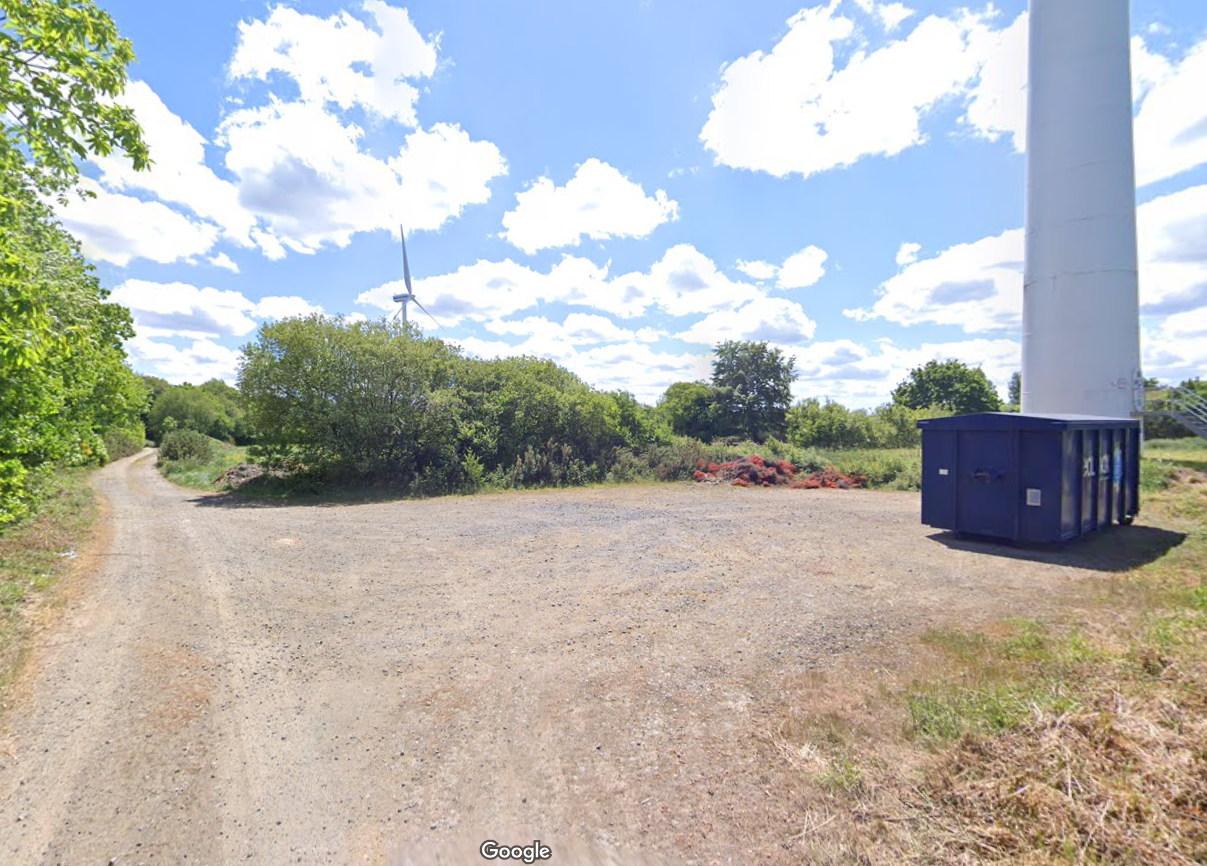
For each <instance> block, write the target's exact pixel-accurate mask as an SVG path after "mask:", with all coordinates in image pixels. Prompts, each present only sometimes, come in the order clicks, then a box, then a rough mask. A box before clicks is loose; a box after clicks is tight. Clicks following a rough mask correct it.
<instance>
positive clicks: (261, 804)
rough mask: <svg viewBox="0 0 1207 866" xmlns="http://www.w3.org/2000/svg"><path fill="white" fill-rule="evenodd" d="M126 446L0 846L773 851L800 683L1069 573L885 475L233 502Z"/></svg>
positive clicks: (73, 857) (324, 853) (151, 853)
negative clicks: (776, 731)
mask: <svg viewBox="0 0 1207 866" xmlns="http://www.w3.org/2000/svg"><path fill="white" fill-rule="evenodd" d="M152 460H153V458H152V457H151V456H150V455H149V454H144V455H141V456H137V457H133V458H129V459H127V460H123V461H119V462H117V463H115V464H113V465H111V466H110V467H108V468H106V469H105V470H103V471H102V472H101V473H99V474H98V476H97V479H98V480H97V485H98V488H99V490H100V492H101V493H102V494H103V495H104V496H105V497H106V498H107V499H108V501H109V504H110V506H111V508H110V511H109V517H108V518H107V519H108V520H110V521H111V522H112V526H111V527H110V528H111V530H112V531H111V532H110V533H107V534H108V536H109V537H110V538H111V539H112V541H111V544H112V547H111V549H110V550H109V551H106V552H109V553H118V554H137V555H130V556H107V557H100V558H98V559H97V562H98V563H99V564H98V566H97V570H96V571H95V572H94V573H92V574H91V575H87V576H85V577H83V578H81V580H82V581H83V582H84V586H83V588H82V591H81V593H80V598H79V599H78V601H76V602H75V603H74V604H73V606H72V607H71V609H70V610H69V611H68V613H67V615H66V616H65V617H64V621H63V623H62V624H61V625H60V626H59V627H58V628H57V629H56V630H54V631H53V632H51V633H47V634H45V635H44V636H43V638H42V640H41V641H40V645H39V646H38V647H37V649H36V651H35V656H34V659H33V661H32V663H31V664H30V666H29V673H28V676H29V681H28V683H27V688H25V689H24V691H23V694H25V696H26V697H25V698H24V699H23V700H22V701H21V702H20V703H19V704H18V706H16V707H15V708H14V709H12V710H10V712H9V714H8V716H7V718H6V722H7V727H8V731H7V734H6V739H5V744H6V748H5V749H4V750H3V752H2V753H0V767H2V768H3V769H2V770H0V802H2V803H3V807H2V811H0V856H2V857H3V858H4V859H5V860H6V861H7V862H12V863H109V862H113V863H139V862H147V863H153V862H172V863H179V862H186V861H185V860H184V859H183V855H185V854H187V855H188V860H187V862H198V863H232V862H236V861H238V862H251V863H298V862H300V863H316V864H317V863H324V864H326V863H363V862H366V858H368V862H390V859H389V858H390V857H391V856H395V857H397V858H399V859H398V860H397V862H402V860H401V859H400V858H402V856H403V854H402V853H400V852H410V853H409V854H408V855H407V856H410V857H412V862H429V861H427V860H425V859H424V855H423V853H422V852H425V851H427V852H429V853H430V852H432V851H434V850H436V848H437V847H444V848H447V849H449V850H453V849H456V850H468V851H471V852H473V856H474V857H475V858H478V857H479V856H480V855H478V854H477V851H478V846H479V845H481V844H482V843H483V842H484V841H486V840H488V839H489V840H495V841H496V842H497V843H498V844H499V845H500V846H516V845H531V844H533V840H538V839H539V840H540V841H541V844H543V845H547V846H549V848H550V849H551V851H552V856H553V860H552V861H551V862H555V863H556V862H590V860H589V859H588V858H587V855H585V854H581V852H586V851H617V852H621V854H623V855H624V856H623V858H622V859H620V860H618V861H617V862H641V860H640V858H641V857H645V858H646V859H647V860H648V861H649V862H662V861H660V860H659V859H658V858H663V859H664V861H665V862H684V861H691V862H695V863H714V862H715V863H727V862H772V863H779V862H783V863H790V862H796V856H797V852H795V851H794V849H793V843H792V841H791V839H792V837H793V835H794V834H798V833H799V832H800V829H801V827H800V820H799V815H794V814H793V812H792V808H791V806H790V804H789V802H788V799H786V798H785V797H782V796H781V790H782V786H781V785H780V784H779V781H777V780H778V779H779V778H780V774H782V773H783V767H784V766H785V765H784V764H783V763H782V762H779V761H772V760H771V759H770V758H769V757H768V752H767V750H766V749H764V748H763V747H762V745H761V744H762V743H763V742H764V741H765V739H766V735H767V734H768V726H769V725H771V724H772V723H773V720H774V719H775V718H776V714H777V713H778V712H779V711H780V710H781V709H782V705H783V702H784V701H785V700H787V698H785V695H788V694H791V695H795V697H792V698H791V699H792V700H795V701H800V700H804V701H807V700H808V692H807V690H804V691H802V690H800V689H796V691H792V689H793V688H794V687H793V684H794V683H795V684H800V683H802V682H808V681H809V680H808V678H809V677H816V676H818V675H827V674H828V675H832V676H838V675H840V674H839V673H838V672H839V671H842V670H853V669H862V670H865V671H874V670H877V669H879V668H880V667H881V666H883V665H884V664H886V660H892V659H893V658H896V657H899V656H900V655H901V654H902V652H903V647H907V646H912V645H913V644H912V642H913V641H915V640H916V635H917V634H918V633H920V632H921V631H922V630H923V629H925V628H927V627H931V626H942V625H945V624H956V623H958V624H961V625H969V624H974V623H977V622H981V621H985V620H989V619H993V618H996V617H1000V616H1003V615H1010V614H1012V613H1014V612H1016V611H1026V612H1030V611H1032V610H1034V609H1035V608H1036V606H1037V605H1042V604H1045V603H1047V602H1048V601H1055V600H1057V599H1058V598H1059V597H1060V596H1062V595H1063V594H1064V593H1066V592H1067V591H1068V590H1069V589H1070V588H1071V587H1072V586H1073V585H1074V584H1075V583H1076V582H1078V581H1079V580H1081V579H1083V578H1084V577H1085V576H1087V575H1089V574H1092V572H1091V571H1087V570H1085V569H1084V568H1077V567H1073V566H1074V563H1070V562H1065V560H1063V559H1062V558H1061V555H1057V554H1053V555H1052V556H1050V557H1047V560H1048V561H1044V559H1045V558H1044V557H1031V558H1025V557H1018V556H1015V557H1006V556H1000V555H986V553H985V551H984V549H981V548H976V547H975V546H969V545H952V544H944V543H942V542H941V541H939V540H936V539H935V538H932V537H930V536H931V531H930V530H927V529H925V528H923V527H921V526H919V524H918V499H917V497H916V495H913V494H908V493H903V494H896V493H869V492H866V491H860V490H807V491H805V490H787V489H777V488H774V487H772V488H769V489H765V488H758V489H741V488H735V487H732V486H727V485H718V486H708V485H693V484H682V485H661V486H633V487H614V488H606V489H590V490H581V489H580V490H571V491H548V492H524V493H514V494H500V495H487V496H478V497H447V498H438V499H429V500H422V501H403V502H394V503H375V504H367V505H342V506H332V507H302V506H281V507H273V506H255V507H251V506H247V505H241V504H240V503H239V502H238V501H232V500H231V499H229V498H228V497H222V496H206V495H198V494H196V493H190V492H187V491H182V490H180V489H178V488H175V487H172V486H171V485H170V484H168V483H167V482H166V481H164V480H163V479H162V478H160V477H159V476H158V475H156V473H155V472H154V469H153V466H152ZM432 846H436V847H432ZM559 851H560V852H562V854H561V855H559ZM570 851H578V852H580V856H581V857H582V858H583V859H580V860H578V861H570V860H566V859H561V860H559V856H561V857H565V856H568V854H566V852H570ZM416 852H419V853H416ZM415 858H418V859H415ZM465 862H474V861H472V860H466V861H465ZM601 862H603V861H601Z"/></svg>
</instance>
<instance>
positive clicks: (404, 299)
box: [391, 225, 443, 328]
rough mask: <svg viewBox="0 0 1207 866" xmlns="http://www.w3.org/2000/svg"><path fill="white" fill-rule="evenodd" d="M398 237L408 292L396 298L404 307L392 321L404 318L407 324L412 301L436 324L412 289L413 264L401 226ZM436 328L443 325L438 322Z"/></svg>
mask: <svg viewBox="0 0 1207 866" xmlns="http://www.w3.org/2000/svg"><path fill="white" fill-rule="evenodd" d="M398 236H399V237H400V238H402V281H403V283H404V284H405V285H406V287H407V290H406V291H405V292H404V293H402V294H399V295H395V296H394V303H396V304H402V306H401V307H399V309H398V312H397V313H395V314H394V317H393V319H391V321H394V320H395V319H397V318H398V317H399V316H402V323H403V324H404V325H405V324H407V304H408V303H410V302H411V301H414V302H415V306H417V307H418V308H419V309H421V310H423V312H425V313H427V317H428V318H429V319H431V320H432V321H433V322H436V317H435V316H433V315H432V314H431V313H428V311H427V307H425V306H424V305H423V304H421V303H419V299H418V298H416V297H415V292H414V291H413V290H412V289H411V264H410V262H408V261H407V236H406V232H404V231H403V229H402V226H401V225H399V226H398ZM436 327H437V328H442V327H443V325H441V324H440V323H439V322H436Z"/></svg>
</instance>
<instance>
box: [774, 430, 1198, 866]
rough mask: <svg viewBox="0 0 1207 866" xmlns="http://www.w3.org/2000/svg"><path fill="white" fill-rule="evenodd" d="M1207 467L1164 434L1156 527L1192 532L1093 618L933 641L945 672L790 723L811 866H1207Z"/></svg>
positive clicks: (779, 742) (1117, 590)
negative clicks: (803, 791)
mask: <svg viewBox="0 0 1207 866" xmlns="http://www.w3.org/2000/svg"><path fill="white" fill-rule="evenodd" d="M1205 456H1207V446H1204V445H1202V444H1199V443H1192V442H1183V441H1177V442H1171V443H1161V442H1158V443H1149V447H1148V449H1147V450H1146V457H1145V464H1146V471H1147V472H1148V473H1149V479H1150V484H1149V486H1148V488H1147V493H1146V495H1145V498H1144V502H1143V507H1144V512H1143V517H1144V519H1145V522H1146V523H1149V524H1153V525H1156V526H1159V527H1161V528H1164V529H1166V530H1170V531H1175V532H1179V533H1182V534H1184V536H1185V538H1184V540H1183V541H1182V543H1181V544H1178V545H1176V546H1174V547H1172V548H1171V549H1170V550H1169V551H1168V552H1166V553H1165V554H1164V555H1162V556H1161V557H1160V558H1158V559H1156V560H1155V561H1152V562H1149V563H1147V564H1144V565H1140V566H1137V567H1135V568H1133V569H1131V570H1130V571H1127V572H1123V573H1121V574H1117V575H1112V576H1111V577H1109V578H1105V579H1100V580H1091V581H1087V582H1086V583H1085V585H1084V596H1083V597H1082V598H1081V599H1079V609H1078V610H1077V611H1075V612H1073V611H1066V612H1064V613H1059V612H1049V611H1045V612H1044V613H1042V614H1041V615H1040V616H1039V617H1037V618H1027V619H1015V620H1008V621H1004V622H999V623H996V624H994V625H992V626H990V627H986V628H983V629H977V630H969V629H958V628H957V629H944V630H935V631H930V632H928V633H926V634H925V635H924V636H923V639H922V643H923V645H924V650H923V651H924V652H927V653H928V656H927V657H928V658H929V659H930V662H929V666H928V667H927V668H926V669H927V671H928V673H926V674H924V675H921V676H918V675H916V674H914V675H908V674H904V675H903V676H906V677H907V678H906V679H904V680H902V679H900V678H898V679H897V680H896V681H895V682H893V683H892V685H891V686H886V685H884V684H883V683H885V682H888V681H890V680H892V677H888V678H885V679H882V680H881V684H880V685H879V686H877V685H875V684H873V683H870V682H869V681H868V680H864V681H863V685H862V691H863V692H864V694H863V697H862V698H860V700H861V701H862V703H857V702H855V701H854V699H851V698H848V699H847V700H848V705H847V707H846V710H845V714H844V715H842V716H841V719H840V721H835V716H834V714H833V713H832V712H830V714H829V715H827V716H826V717H825V718H824V720H821V721H819V720H818V719H816V718H812V717H811V716H810V715H809V713H805V715H804V716H803V717H801V718H798V719H797V720H796V721H795V722H794V723H793V725H792V726H789V727H785V726H784V725H783V724H781V725H780V727H779V729H778V733H777V734H775V735H773V736H772V737H771V738H770V741H771V742H772V743H773V744H774V745H775V746H776V750H777V752H778V754H779V755H781V756H784V755H787V756H790V757H791V759H792V760H791V762H789V763H787V764H782V765H781V767H782V769H783V772H784V774H785V778H786V780H787V781H786V782H785V785H784V787H785V788H786V789H791V788H792V786H797V788H798V789H800V788H804V785H803V784H802V779H801V776H802V775H805V776H807V777H809V781H811V782H812V783H813V786H812V788H811V789H810V790H812V791H813V793H812V794H810V795H809V796H808V797H802V796H800V795H798V796H797V802H798V805H797V815H798V816H799V820H800V823H801V825H802V826H804V827H805V828H807V830H808V832H804V833H801V834H797V835H796V836H793V837H792V838H791V840H789V844H791V845H792V846H793V847H794V848H795V849H796V851H797V853H799V855H800V856H801V859H802V861H803V862H815V863H840V862H841V863H848V862H849V863H881V862H913V863H936V864H964V863H1024V864H1056V863H1074V864H1106V863H1110V864H1152V863H1163V864H1165V863H1168V864H1198V863H1207V746H1205V745H1204V744H1207V474H1204V473H1203V471H1202V470H1201V469H1200V468H1199V467H1200V466H1201V465H1202V460H1203V458H1204V457H1205ZM1158 479H1159V481H1157V480H1158ZM1118 531H1119V532H1127V531H1128V530H1126V529H1120V530H1118ZM919 664H922V662H919ZM901 670H905V668H904V667H902V668H901ZM914 670H917V668H914ZM909 676H916V678H914V679H909V678H908V677H909ZM844 685H845V687H846V688H848V689H849V688H850V682H849V681H847V682H846V683H845V684H844ZM877 689H878V690H877ZM873 692H875V694H873ZM815 694H816V693H815ZM817 701H818V698H816V697H815V695H810V696H809V698H805V697H801V698H800V699H799V706H808V705H809V704H810V703H813V704H814V705H816V704H817ZM785 712H787V711H785ZM792 712H796V713H798V714H799V713H801V712H803V711H801V710H799V709H794V710H792ZM840 728H841V729H843V731H844V733H843V734H842V736H841V737H838V738H836V737H835V736H834V735H833V733H832V732H833V731H834V730H836V729H840ZM819 732H821V733H819ZM827 732H829V733H827ZM827 743H830V744H831V745H830V746H829V747H828V748H827V746H826V744H827ZM836 743H841V746H840V747H838V746H837V745H834V744H836ZM818 744H821V745H820V746H819V745H818ZM819 815H825V816H831V817H832V820H831V817H828V818H827V819H826V823H825V824H824V826H823V822H822V821H821V820H818V818H817V816H819Z"/></svg>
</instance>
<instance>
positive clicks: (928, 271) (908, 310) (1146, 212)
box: [843, 184, 1207, 333]
mask: <svg viewBox="0 0 1207 866" xmlns="http://www.w3.org/2000/svg"><path fill="white" fill-rule="evenodd" d="M1136 216H1137V230H1138V248H1139V256H1140V260H1139V261H1140V310H1141V313H1142V314H1143V315H1146V316H1165V315H1171V314H1174V313H1182V312H1187V311H1190V310H1194V309H1196V308H1199V307H1202V306H1207V184H1205V185H1200V186H1194V187H1190V188H1188V189H1184V190H1181V191H1179V192H1175V193H1171V194H1169V195H1166V196H1161V197H1159V198H1156V199H1153V200H1152V201H1150V202H1147V203H1145V204H1143V205H1141V206H1140V207H1139V209H1138V210H1137V214H1136ZM1023 252H1024V240H1023V230H1022V229H1012V230H1010V231H1006V232H1003V233H1002V234H1000V235H997V236H994V237H988V238H982V239H980V240H978V241H974V242H972V243H966V244H957V245H955V246H952V247H949V248H948V249H945V250H943V251H942V252H940V253H938V254H937V255H935V256H933V257H931V258H928V259H921V260H918V261H915V262H913V263H911V264H909V265H908V266H906V267H905V268H903V269H902V270H901V272H900V273H898V274H896V275H895V276H893V277H890V278H889V279H888V280H886V281H885V282H884V283H883V284H882V285H881V287H880V290H879V297H878V298H877V300H876V302H875V303H874V304H873V305H872V306H871V308H870V309H856V310H844V311H843V312H844V313H845V314H846V315H848V316H850V317H851V318H854V319H857V320H860V321H863V320H867V319H870V318H883V319H886V320H888V321H891V322H896V323H897V324H901V325H916V324H922V323H930V324H941V325H955V326H958V327H960V328H962V329H963V330H964V331H965V332H967V333H985V332H993V331H1016V330H1017V329H1018V328H1019V327H1021V322H1022V305H1023Z"/></svg>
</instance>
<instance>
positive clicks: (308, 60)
mask: <svg viewBox="0 0 1207 866" xmlns="http://www.w3.org/2000/svg"><path fill="white" fill-rule="evenodd" d="M361 8H362V9H363V10H364V11H365V12H367V13H368V14H369V15H370V16H371V17H372V18H373V23H374V24H375V25H376V27H375V28H374V27H370V26H369V25H368V24H367V23H366V22H364V21H361V20H359V19H357V18H355V17H353V16H352V15H351V14H349V13H348V12H346V11H343V12H339V13H338V14H336V15H333V16H331V17H329V18H320V17H318V16H316V15H308V14H305V13H302V12H298V11H297V10H295V9H290V8H289V7H287V6H276V7H274V8H273V10H272V12H271V13H270V14H269V16H268V18H267V19H265V20H263V21H244V22H242V23H240V25H239V43H238V46H237V47H236V49H235V53H234V56H233V57H232V58H231V62H230V66H229V74H230V77H231V78H232V79H236V80H237V79H242V78H253V79H259V80H261V81H268V80H269V79H270V76H272V75H273V74H274V73H279V74H281V75H283V76H285V77H288V78H290V79H292V80H293V81H294V82H295V83H296V85H297V87H298V90H299V91H300V95H301V101H303V102H307V103H312V104H314V105H317V106H318V107H320V108H325V107H327V106H328V105H332V106H337V107H339V108H340V109H344V110H347V109H349V108H352V107H353V106H359V107H361V108H364V109H366V110H368V111H371V112H374V113H376V114H379V115H381V116H383V117H388V118H392V119H394V120H397V121H399V122H401V123H404V124H406V125H408V126H414V125H415V123H416V120H415V102H416V100H417V99H418V98H419V91H418V90H416V88H415V86H414V85H412V84H410V83H408V82H407V81H406V80H405V79H408V78H409V79H416V78H426V77H430V76H431V75H432V73H433V72H435V71H436V47H437V42H436V41H435V40H434V41H433V42H430V43H429V42H427V41H426V40H425V39H424V38H423V36H422V35H420V33H419V31H418V30H416V29H415V25H414V24H413V23H412V22H411V19H410V15H409V14H408V13H407V10H406V9H399V8H396V7H393V6H390V5H388V4H386V3H383V2H380V0H368V2H365V3H364V4H362V6H361ZM362 70H363V71H362Z"/></svg>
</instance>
